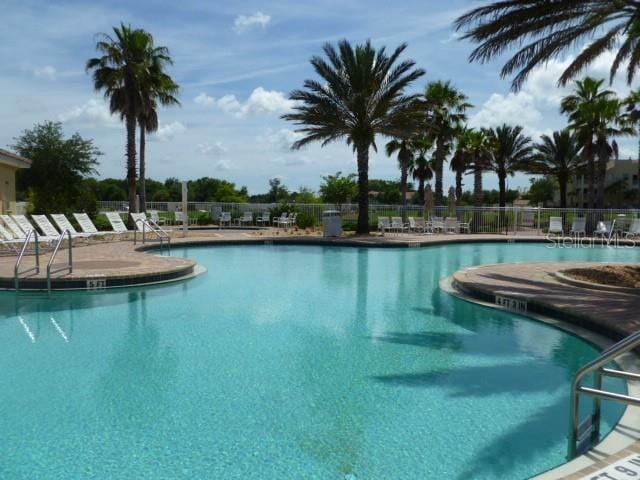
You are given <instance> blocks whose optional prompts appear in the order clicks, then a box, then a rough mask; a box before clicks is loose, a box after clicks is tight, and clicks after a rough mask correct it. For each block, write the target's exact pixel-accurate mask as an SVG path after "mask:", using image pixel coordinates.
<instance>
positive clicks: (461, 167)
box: [449, 126, 470, 202]
mask: <svg viewBox="0 0 640 480" xmlns="http://www.w3.org/2000/svg"><path fill="white" fill-rule="evenodd" d="M469 132H470V129H469V128H467V127H466V126H463V127H461V128H460V129H459V130H458V132H457V134H456V147H455V149H454V151H453V156H452V157H451V161H450V162H449V166H450V168H451V170H453V171H454V172H455V174H456V199H457V200H458V202H460V201H461V200H462V177H463V176H464V174H465V173H466V172H467V170H468V169H469V152H468V148H467V145H468V142H469Z"/></svg>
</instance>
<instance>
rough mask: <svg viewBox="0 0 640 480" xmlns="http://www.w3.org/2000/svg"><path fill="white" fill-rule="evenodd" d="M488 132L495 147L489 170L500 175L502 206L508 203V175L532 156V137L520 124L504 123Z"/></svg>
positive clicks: (499, 185)
mask: <svg viewBox="0 0 640 480" xmlns="http://www.w3.org/2000/svg"><path fill="white" fill-rule="evenodd" d="M487 133H488V135H489V137H490V141H491V142H492V144H493V147H494V148H493V151H492V155H491V162H490V163H489V170H492V171H493V172H495V174H496V175H497V176H498V188H499V190H500V196H499V201H500V206H501V207H504V206H506V204H507V175H510V176H513V175H514V174H515V172H516V171H518V170H520V169H521V168H522V167H523V165H524V163H525V162H527V160H529V158H530V157H531V153H532V152H533V146H532V144H531V137H528V136H526V135H524V134H523V133H522V127H521V126H519V125H518V126H515V127H512V126H510V125H506V124H503V125H502V126H500V127H497V128H491V129H490V130H489V131H488V132H487Z"/></svg>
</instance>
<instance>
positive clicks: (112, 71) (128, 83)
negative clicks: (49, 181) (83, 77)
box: [86, 24, 151, 212]
mask: <svg viewBox="0 0 640 480" xmlns="http://www.w3.org/2000/svg"><path fill="white" fill-rule="evenodd" d="M113 34H114V36H113V37H112V36H110V35H107V34H105V33H103V34H99V35H98V38H99V40H98V42H97V43H96V49H97V50H98V51H99V52H100V53H101V54H102V56H101V57H97V58H91V59H89V60H88V61H87V65H86V68H87V71H89V70H93V86H94V88H95V89H96V90H98V91H100V90H104V96H105V98H108V99H109V110H110V111H111V113H112V114H113V113H118V114H119V115H120V118H121V119H122V120H124V121H125V126H126V130H127V183H128V187H129V211H130V212H136V211H137V206H136V121H137V118H138V116H139V115H140V111H141V107H142V98H141V95H140V84H141V80H142V78H144V76H145V70H146V69H147V68H148V64H147V51H148V47H149V44H150V43H151V37H150V35H149V34H148V33H147V32H145V31H144V30H141V29H132V28H131V26H129V25H124V24H120V27H119V28H118V27H114V28H113Z"/></svg>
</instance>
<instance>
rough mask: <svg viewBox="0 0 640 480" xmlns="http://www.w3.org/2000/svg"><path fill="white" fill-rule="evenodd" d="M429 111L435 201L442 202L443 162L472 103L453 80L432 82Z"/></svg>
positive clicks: (427, 100) (427, 97)
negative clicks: (453, 83)
mask: <svg viewBox="0 0 640 480" xmlns="http://www.w3.org/2000/svg"><path fill="white" fill-rule="evenodd" d="M424 96H425V108H426V112H427V134H428V135H429V136H430V137H431V138H432V139H433V142H434V143H435V147H436V150H435V152H434V158H433V160H434V161H433V169H434V172H435V177H436V181H435V201H436V205H442V202H443V189H442V175H443V172H442V170H443V166H444V162H445V159H446V157H447V155H448V154H449V153H450V151H451V147H452V144H453V141H454V139H455V137H456V132H457V131H458V129H459V128H460V127H461V126H462V124H463V123H464V122H465V121H466V120H467V115H466V113H465V112H466V110H467V109H468V108H471V107H472V105H471V104H470V103H468V102H467V96H466V95H464V94H463V93H462V92H460V91H459V90H457V89H456V88H455V87H454V86H453V85H451V82H443V81H436V82H429V84H427V88H426V91H425V95H424Z"/></svg>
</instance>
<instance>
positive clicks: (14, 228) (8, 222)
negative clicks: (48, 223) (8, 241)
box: [0, 215, 25, 239]
mask: <svg viewBox="0 0 640 480" xmlns="http://www.w3.org/2000/svg"><path fill="white" fill-rule="evenodd" d="M0 219H1V220H2V221H3V222H4V224H5V226H6V227H7V228H8V229H9V230H10V231H11V235H13V238H22V239H24V238H25V234H24V232H23V231H22V229H21V228H20V227H19V226H18V224H17V223H16V222H15V221H14V220H13V218H11V217H10V216H9V215H0Z"/></svg>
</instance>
